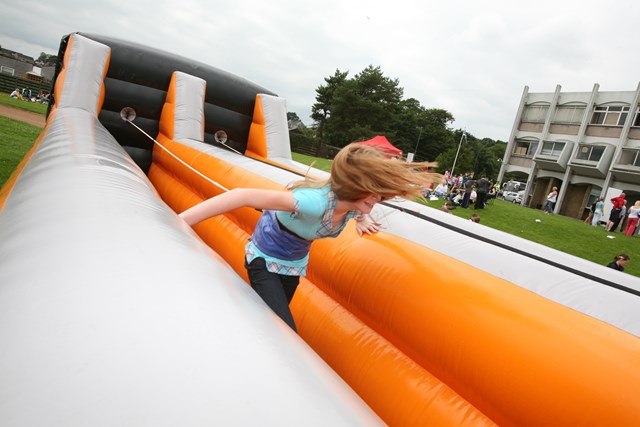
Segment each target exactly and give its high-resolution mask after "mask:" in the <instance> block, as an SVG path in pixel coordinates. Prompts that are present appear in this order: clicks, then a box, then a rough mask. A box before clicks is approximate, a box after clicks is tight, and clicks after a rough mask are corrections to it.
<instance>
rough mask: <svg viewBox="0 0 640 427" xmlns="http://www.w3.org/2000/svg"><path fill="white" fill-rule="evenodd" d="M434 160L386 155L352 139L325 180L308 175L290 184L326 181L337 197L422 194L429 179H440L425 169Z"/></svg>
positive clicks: (351, 198)
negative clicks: (415, 160)
mask: <svg viewBox="0 0 640 427" xmlns="http://www.w3.org/2000/svg"><path fill="white" fill-rule="evenodd" d="M433 166H436V163H430V162H420V163H406V162H403V161H402V160H400V159H395V158H392V159H390V158H388V157H387V156H386V155H385V153H384V151H382V150H380V149H378V148H375V147H370V146H368V145H363V144H358V143H352V144H349V145H347V146H346V147H344V148H343V149H342V150H340V151H339V152H338V154H337V155H336V157H335V158H334V159H333V163H332V164H331V176H330V177H329V179H328V180H326V181H318V180H314V179H312V178H309V177H307V178H306V179H305V180H304V181H298V182H295V183H293V184H292V185H291V187H290V188H299V187H312V188H319V187H322V186H324V185H326V184H329V185H331V190H332V191H333V192H334V193H335V194H336V196H337V197H338V199H340V200H344V201H350V202H352V201H356V200H360V199H362V198H363V197H366V196H368V195H369V194H377V195H379V196H380V197H382V198H383V199H392V198H394V197H398V196H400V197H405V198H410V197H412V196H422V194H423V192H424V190H425V189H426V188H428V187H429V186H430V185H431V183H433V182H435V181H436V180H440V179H442V175H440V174H436V173H432V172H426V170H427V169H428V168H429V167H433Z"/></svg>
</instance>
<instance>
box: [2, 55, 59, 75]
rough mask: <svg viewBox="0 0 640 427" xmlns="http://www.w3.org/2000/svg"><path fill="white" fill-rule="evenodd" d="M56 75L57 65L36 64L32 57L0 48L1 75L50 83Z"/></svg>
mask: <svg viewBox="0 0 640 427" xmlns="http://www.w3.org/2000/svg"><path fill="white" fill-rule="evenodd" d="M54 73H55V64H54V65H52V64H36V61H35V60H34V59H33V58H32V57H30V56H27V55H23V54H22V53H19V52H14V51H13V50H9V49H3V48H2V47H0V74H6V75H10V76H14V77H19V78H22V79H27V80H31V81H34V82H50V81H51V80H52V79H53V76H54Z"/></svg>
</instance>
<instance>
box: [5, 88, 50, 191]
mask: <svg viewBox="0 0 640 427" xmlns="http://www.w3.org/2000/svg"><path fill="white" fill-rule="evenodd" d="M19 102H23V101H19ZM40 132H42V129H41V128H39V127H38V126H33V125H30V124H27V123H23V122H19V121H17V120H12V119H8V118H6V117H0V188H1V187H2V186H3V185H4V183H5V182H6V181H7V179H8V178H9V176H11V173H12V172H13V170H14V169H15V168H16V166H18V163H20V161H21V160H22V158H23V157H24V155H25V154H26V153H27V151H29V149H30V148H31V146H33V143H34V142H35V140H36V139H37V138H38V135H40Z"/></svg>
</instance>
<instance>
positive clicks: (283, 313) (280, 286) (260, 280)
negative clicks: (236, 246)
mask: <svg viewBox="0 0 640 427" xmlns="http://www.w3.org/2000/svg"><path fill="white" fill-rule="evenodd" d="M244 266H245V267H246V269H247V273H248V275H249V282H250V283H251V287H252V288H253V290H254V291H256V293H257V294H258V295H260V298H262V300H263V301H264V302H266V303H267V305H268V306H269V307H270V308H271V310H273V311H274V312H275V313H276V314H277V315H278V316H280V318H281V319H282V320H284V321H285V322H286V323H287V325H289V326H290V327H291V329H293V330H294V331H296V332H298V330H297V329H296V324H295V322H294V321H293V315H292V314H291V309H289V303H290V302H291V300H292V299H293V294H294V293H295V292H296V288H297V287H298V283H299V282H300V276H285V275H284V274H277V273H272V272H270V271H268V270H267V264H266V262H265V260H264V258H256V259H254V260H253V261H251V263H249V264H247V263H246V262H245V265H244Z"/></svg>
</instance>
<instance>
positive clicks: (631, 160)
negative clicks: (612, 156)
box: [620, 150, 640, 167]
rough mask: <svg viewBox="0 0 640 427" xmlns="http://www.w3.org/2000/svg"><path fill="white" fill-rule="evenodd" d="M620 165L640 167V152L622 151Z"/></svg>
mask: <svg viewBox="0 0 640 427" xmlns="http://www.w3.org/2000/svg"><path fill="white" fill-rule="evenodd" d="M620 164H621V165H629V166H638V167H640V150H622V154H621V155H620Z"/></svg>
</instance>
